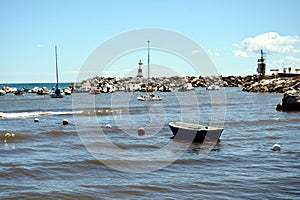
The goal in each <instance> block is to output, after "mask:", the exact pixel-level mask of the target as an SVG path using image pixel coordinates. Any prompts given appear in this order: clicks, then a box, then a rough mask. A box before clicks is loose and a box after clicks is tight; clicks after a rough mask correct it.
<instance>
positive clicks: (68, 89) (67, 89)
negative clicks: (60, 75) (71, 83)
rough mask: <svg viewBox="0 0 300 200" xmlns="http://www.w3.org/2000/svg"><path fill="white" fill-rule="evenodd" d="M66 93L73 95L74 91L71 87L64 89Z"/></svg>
mask: <svg viewBox="0 0 300 200" xmlns="http://www.w3.org/2000/svg"><path fill="white" fill-rule="evenodd" d="M64 93H65V95H71V94H72V91H71V89H70V87H64Z"/></svg>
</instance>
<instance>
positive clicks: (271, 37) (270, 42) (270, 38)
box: [232, 32, 300, 53]
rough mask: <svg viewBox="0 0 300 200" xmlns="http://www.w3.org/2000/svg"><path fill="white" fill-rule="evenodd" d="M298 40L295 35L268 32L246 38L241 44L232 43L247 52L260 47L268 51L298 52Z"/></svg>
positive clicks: (258, 49) (257, 49) (256, 50)
mask: <svg viewBox="0 0 300 200" xmlns="http://www.w3.org/2000/svg"><path fill="white" fill-rule="evenodd" d="M299 42H300V40H299V37H298V36H297V35H296V36H291V35H287V36H280V35H279V34H278V33H276V32H269V33H264V34H261V35H258V36H256V37H254V38H246V39H244V40H243V41H242V42H241V45H238V44H235V43H234V44H232V45H233V46H235V47H238V48H239V47H241V48H242V49H244V50H245V51H247V52H255V53H256V52H258V51H260V49H263V50H264V51H266V52H268V53H298V52H300V49H298V48H297V46H296V45H297V44H298V43H299Z"/></svg>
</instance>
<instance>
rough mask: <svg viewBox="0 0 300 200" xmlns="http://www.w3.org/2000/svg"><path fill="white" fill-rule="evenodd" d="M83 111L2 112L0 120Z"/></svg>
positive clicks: (70, 113)
mask: <svg viewBox="0 0 300 200" xmlns="http://www.w3.org/2000/svg"><path fill="white" fill-rule="evenodd" d="M82 112H83V111H70V112H66V111H65V112H55V111H40V112H15V113H3V112H0V118H9V119H14V118H29V117H38V116H43V115H73V114H80V113H82Z"/></svg>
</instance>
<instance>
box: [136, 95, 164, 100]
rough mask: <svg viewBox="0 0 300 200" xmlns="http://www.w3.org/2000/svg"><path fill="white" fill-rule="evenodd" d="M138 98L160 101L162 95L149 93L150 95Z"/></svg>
mask: <svg viewBox="0 0 300 200" xmlns="http://www.w3.org/2000/svg"><path fill="white" fill-rule="evenodd" d="M137 99H138V100H140V101H160V100H161V97H160V96H158V95H154V94H149V95H142V96H139V97H137Z"/></svg>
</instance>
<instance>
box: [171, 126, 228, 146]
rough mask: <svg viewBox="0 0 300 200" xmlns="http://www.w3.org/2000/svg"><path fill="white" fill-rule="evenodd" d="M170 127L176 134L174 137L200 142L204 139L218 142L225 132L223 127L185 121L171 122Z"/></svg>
mask: <svg viewBox="0 0 300 200" xmlns="http://www.w3.org/2000/svg"><path fill="white" fill-rule="evenodd" d="M169 127H170V129H171V131H172V133H173V135H174V137H173V139H176V140H186V141H192V142H199V143H203V142H204V141H208V142H218V140H219V138H220V136H221V134H222V132H223V129H222V128H216V127H210V126H209V127H207V126H201V125H197V124H191V123H184V122H170V123H169Z"/></svg>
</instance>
